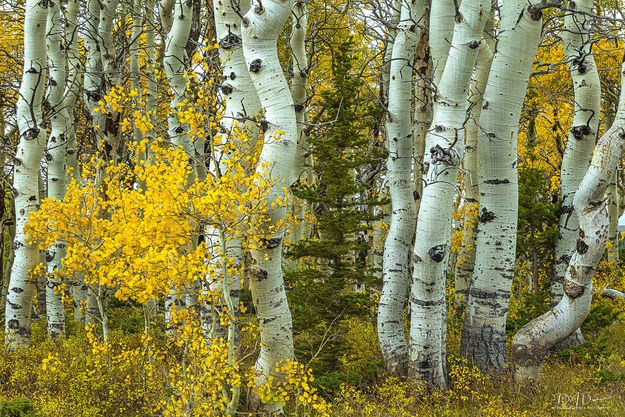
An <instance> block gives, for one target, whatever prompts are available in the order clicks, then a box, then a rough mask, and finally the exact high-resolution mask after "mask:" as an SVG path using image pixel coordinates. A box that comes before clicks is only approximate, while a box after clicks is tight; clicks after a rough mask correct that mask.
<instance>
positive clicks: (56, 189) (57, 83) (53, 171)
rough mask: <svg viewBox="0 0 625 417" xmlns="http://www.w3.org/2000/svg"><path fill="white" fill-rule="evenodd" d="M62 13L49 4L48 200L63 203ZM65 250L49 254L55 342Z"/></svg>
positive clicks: (60, 325)
mask: <svg viewBox="0 0 625 417" xmlns="http://www.w3.org/2000/svg"><path fill="white" fill-rule="evenodd" d="M61 13H62V10H61V3H60V1H58V0H51V1H49V2H48V22H47V29H46V32H47V35H46V46H47V50H48V68H49V70H48V71H49V80H48V103H49V105H50V110H49V111H50V119H51V130H50V138H49V140H48V148H47V153H46V159H47V161H48V178H47V179H48V197H52V198H55V199H57V200H62V199H63V197H64V196H65V188H66V182H65V176H66V175H65V156H66V152H67V134H68V132H69V130H70V127H69V125H70V124H71V123H72V120H70V115H69V112H68V109H67V106H66V105H65V104H66V103H65V101H64V96H65V89H66V86H67V55H66V53H65V51H64V50H63V46H62V39H63V26H62V24H61ZM65 247H66V244H65V242H64V241H63V240H60V241H58V242H56V243H55V244H54V245H53V246H52V247H50V248H49V249H48V252H47V254H46V261H47V264H48V265H47V266H48V274H47V275H48V278H47V283H46V318H47V325H48V335H49V336H50V337H52V338H53V339H55V338H57V337H58V336H60V335H62V334H64V333H65V312H64V309H63V297H62V294H61V291H60V290H61V289H60V287H59V285H60V283H61V282H60V280H59V278H58V276H56V275H57V274H59V272H60V270H61V267H62V261H63V257H64V256H65V251H66V250H65Z"/></svg>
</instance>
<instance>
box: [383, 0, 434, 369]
mask: <svg viewBox="0 0 625 417" xmlns="http://www.w3.org/2000/svg"><path fill="white" fill-rule="evenodd" d="M423 11H424V2H423V1H419V0H412V1H404V2H402V6H401V17H400V21H399V24H398V26H397V32H396V34H395V42H394V44H393V55H392V60H391V70H390V82H389V93H388V111H387V116H386V132H387V133H386V137H387V143H388V160H387V162H386V168H387V171H386V180H387V183H388V189H389V193H390V197H391V222H390V226H389V230H388V234H387V236H386V241H385V244H384V257H383V261H382V277H383V283H384V284H383V287H382V294H381V297H380V304H379V308H378V338H379V340H380V347H381V349H382V355H383V357H384V363H385V366H386V369H387V370H388V371H389V372H391V373H394V374H399V375H405V374H406V372H407V364H408V363H407V362H408V361H407V358H408V345H407V342H406V336H405V334H404V326H403V320H402V316H403V311H404V305H405V302H406V290H407V289H408V283H409V280H410V251H411V250H412V243H413V240H414V230H415V221H416V214H417V213H416V206H415V200H414V196H413V191H414V190H413V183H412V157H413V155H412V151H413V126H412V120H411V119H412V114H411V113H412V109H411V106H408V105H407V103H410V101H411V95H412V90H413V87H412V79H413V75H412V72H413V71H412V68H413V65H412V64H413V62H414V56H415V49H416V46H417V40H418V36H419V32H420V31H421V30H422V28H420V27H419V25H420V24H421V25H422V24H423Z"/></svg>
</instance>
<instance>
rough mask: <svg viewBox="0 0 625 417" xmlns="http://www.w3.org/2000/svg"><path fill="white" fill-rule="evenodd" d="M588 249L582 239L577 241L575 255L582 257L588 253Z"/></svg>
mask: <svg viewBox="0 0 625 417" xmlns="http://www.w3.org/2000/svg"><path fill="white" fill-rule="evenodd" d="M588 247H589V246H588V245H587V244H586V242H584V240H583V239H577V245H576V249H577V253H580V254H582V255H583V254H585V253H586V252H587V251H588Z"/></svg>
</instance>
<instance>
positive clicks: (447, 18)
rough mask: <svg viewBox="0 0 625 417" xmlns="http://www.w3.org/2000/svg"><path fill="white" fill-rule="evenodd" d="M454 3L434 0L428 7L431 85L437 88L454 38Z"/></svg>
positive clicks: (452, 1) (448, 0)
mask: <svg viewBox="0 0 625 417" xmlns="http://www.w3.org/2000/svg"><path fill="white" fill-rule="evenodd" d="M459 3H460V2H459V1H458V2H456V1H454V0H434V1H432V3H431V6H430V36H429V38H430V53H431V55H432V71H433V77H432V80H433V83H434V87H435V88H437V87H438V84H439V82H440V80H441V77H442V76H443V70H444V69H445V63H446V62H447V56H448V54H449V48H450V47H451V42H452V38H453V36H454V24H455V23H456V20H455V19H456V4H459Z"/></svg>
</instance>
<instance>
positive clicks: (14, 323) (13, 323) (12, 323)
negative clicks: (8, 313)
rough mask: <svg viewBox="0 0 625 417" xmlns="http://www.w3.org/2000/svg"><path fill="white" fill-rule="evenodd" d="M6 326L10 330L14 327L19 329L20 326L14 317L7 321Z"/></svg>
mask: <svg viewBox="0 0 625 417" xmlns="http://www.w3.org/2000/svg"><path fill="white" fill-rule="evenodd" d="M7 327H8V328H9V329H10V330H15V329H19V328H20V322H19V321H17V320H16V319H11V320H9V321H8V322H7Z"/></svg>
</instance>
